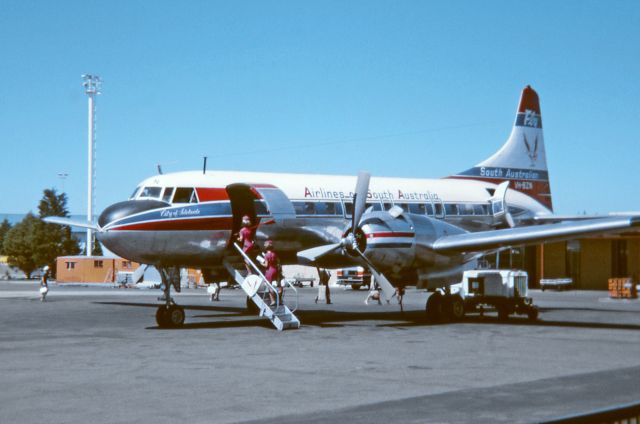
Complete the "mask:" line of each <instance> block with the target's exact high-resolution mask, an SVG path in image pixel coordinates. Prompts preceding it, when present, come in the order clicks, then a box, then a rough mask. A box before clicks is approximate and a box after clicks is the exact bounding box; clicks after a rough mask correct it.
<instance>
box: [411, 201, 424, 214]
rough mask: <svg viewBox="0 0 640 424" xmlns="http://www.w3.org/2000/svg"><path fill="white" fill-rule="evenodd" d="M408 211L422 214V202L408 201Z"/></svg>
mask: <svg viewBox="0 0 640 424" xmlns="http://www.w3.org/2000/svg"><path fill="white" fill-rule="evenodd" d="M409 212H411V213H415V214H419V215H424V213H425V207H424V203H410V204H409Z"/></svg>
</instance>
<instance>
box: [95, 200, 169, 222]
mask: <svg viewBox="0 0 640 424" xmlns="http://www.w3.org/2000/svg"><path fill="white" fill-rule="evenodd" d="M167 206H169V204H168V203H166V202H161V201H159V200H151V199H145V200H125V201H124V202H118V203H114V204H113V205H111V206H109V207H107V208H106V209H105V210H104V211H102V213H101V214H100V217H98V225H99V226H100V228H104V227H105V226H107V225H108V224H110V223H112V222H113V221H116V220H118V219H121V218H124V217H126V216H129V215H133V214H135V213H139V212H144V211H148V210H152V209H158V208H165V207H167Z"/></svg>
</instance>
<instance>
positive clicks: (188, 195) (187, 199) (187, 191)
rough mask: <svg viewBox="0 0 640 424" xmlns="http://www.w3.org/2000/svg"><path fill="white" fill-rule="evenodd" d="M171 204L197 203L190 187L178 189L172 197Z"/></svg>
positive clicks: (193, 191)
mask: <svg viewBox="0 0 640 424" xmlns="http://www.w3.org/2000/svg"><path fill="white" fill-rule="evenodd" d="M173 203H198V197H197V196H196V191H195V190H194V189H193V188H192V187H178V188H176V193H175V194H174V195H173Z"/></svg>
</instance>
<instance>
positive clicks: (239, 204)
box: [226, 184, 258, 243]
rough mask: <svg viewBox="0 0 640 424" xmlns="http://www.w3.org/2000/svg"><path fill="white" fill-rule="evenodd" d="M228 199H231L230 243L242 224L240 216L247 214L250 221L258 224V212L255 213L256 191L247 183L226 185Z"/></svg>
mask: <svg viewBox="0 0 640 424" xmlns="http://www.w3.org/2000/svg"><path fill="white" fill-rule="evenodd" d="M226 190H227V194H228V195H229V200H230V201H231V213H232V215H233V224H232V231H231V239H230V241H229V242H230V243H232V242H233V241H234V240H235V237H236V235H237V234H238V232H239V231H240V227H241V226H242V217H243V216H245V215H248V216H249V218H251V222H253V223H254V224H258V214H257V213H256V204H255V201H256V200H257V199H256V198H257V196H256V193H255V192H254V191H253V190H252V188H251V186H249V185H247V184H231V185H228V186H227V187H226Z"/></svg>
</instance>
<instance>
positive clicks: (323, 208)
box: [316, 202, 336, 215]
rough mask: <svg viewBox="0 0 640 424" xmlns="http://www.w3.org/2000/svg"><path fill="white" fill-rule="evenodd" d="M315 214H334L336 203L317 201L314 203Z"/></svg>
mask: <svg viewBox="0 0 640 424" xmlns="http://www.w3.org/2000/svg"><path fill="white" fill-rule="evenodd" d="M316 214H318V215H335V214H336V204H335V203H334V202H318V203H316Z"/></svg>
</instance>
